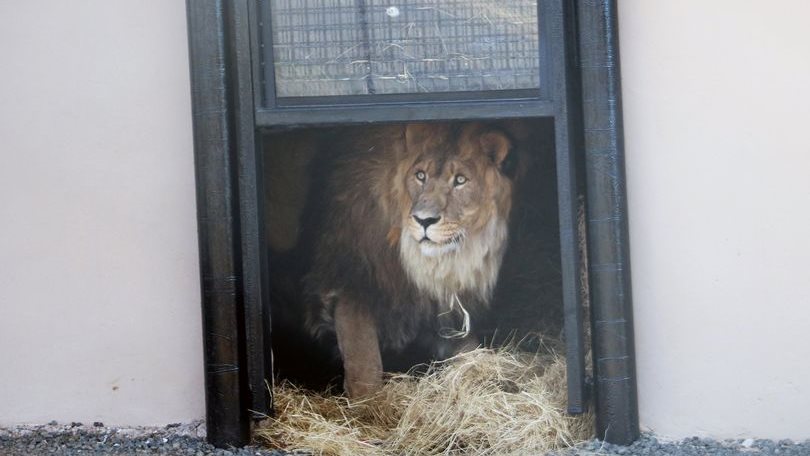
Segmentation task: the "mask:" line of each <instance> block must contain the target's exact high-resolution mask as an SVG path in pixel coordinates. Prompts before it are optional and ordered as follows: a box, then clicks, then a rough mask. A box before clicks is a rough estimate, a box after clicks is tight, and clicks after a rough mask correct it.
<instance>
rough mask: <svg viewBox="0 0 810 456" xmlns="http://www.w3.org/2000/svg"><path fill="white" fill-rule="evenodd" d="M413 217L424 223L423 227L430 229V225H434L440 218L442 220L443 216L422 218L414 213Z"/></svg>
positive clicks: (417, 221) (419, 222)
mask: <svg viewBox="0 0 810 456" xmlns="http://www.w3.org/2000/svg"><path fill="white" fill-rule="evenodd" d="M413 219H414V220H416V223H418V224H420V225H422V228H424V229H428V227H429V226H430V225H433V224H434V223H436V222H438V221H439V220H441V217H425V218H420V217H419V216H418V215H414V216H413Z"/></svg>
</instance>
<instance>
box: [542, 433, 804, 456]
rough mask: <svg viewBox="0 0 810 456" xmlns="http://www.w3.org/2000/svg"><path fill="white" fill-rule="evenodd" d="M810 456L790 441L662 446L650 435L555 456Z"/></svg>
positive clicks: (686, 442)
mask: <svg viewBox="0 0 810 456" xmlns="http://www.w3.org/2000/svg"><path fill="white" fill-rule="evenodd" d="M579 455H582V456H586V455H606V456H614V455H621V456H695V455H716V456H732V455H745V456H759V455H778V456H810V441H805V442H802V443H795V442H792V441H790V440H780V441H778V442H774V441H773V440H754V439H747V440H724V441H717V440H709V439H700V438H697V437H692V438H689V439H685V440H682V441H680V442H661V441H659V440H658V439H656V438H655V437H654V436H652V435H650V434H645V435H642V437H641V438H640V439H638V440H637V441H636V442H634V443H633V444H632V445H630V446H618V445H610V444H606V443H603V442H599V441H596V440H593V441H590V442H587V443H584V444H582V445H578V446H577V448H575V449H572V450H568V451H564V452H560V453H557V454H556V455H555V456H579Z"/></svg>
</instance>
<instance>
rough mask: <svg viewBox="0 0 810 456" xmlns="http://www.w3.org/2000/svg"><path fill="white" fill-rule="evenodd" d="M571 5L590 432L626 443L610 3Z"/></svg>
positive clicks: (626, 281)
mask: <svg viewBox="0 0 810 456" xmlns="http://www.w3.org/2000/svg"><path fill="white" fill-rule="evenodd" d="M578 8H579V10H578V13H579V14H578V16H579V18H578V21H579V30H580V40H579V41H580V56H581V57H580V62H581V73H582V86H583V102H582V106H583V109H584V121H585V148H586V150H585V152H586V158H585V167H586V173H587V194H588V197H587V230H588V262H589V265H590V266H589V282H590V296H591V318H592V325H593V332H592V337H593V350H594V352H593V358H594V374H595V382H596V432H597V436H598V437H600V438H604V439H605V440H606V441H608V442H610V443H617V444H625V445H626V444H630V443H632V442H633V441H634V440H636V438H638V435H639V425H638V399H637V392H636V368H635V347H634V340H633V308H632V295H631V286H630V252H629V240H628V227H627V195H626V188H625V169H624V137H623V132H622V104H621V80H620V73H619V40H618V21H617V6H616V1H615V0H580V1H579V3H578Z"/></svg>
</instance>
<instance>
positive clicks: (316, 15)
mask: <svg viewBox="0 0 810 456" xmlns="http://www.w3.org/2000/svg"><path fill="white" fill-rule="evenodd" d="M270 10H271V17H272V37H273V56H274V62H273V63H274V68H275V79H276V96H278V97H301V96H323V95H363V94H375V93H376V94H393V93H425V92H456V91H474V90H506V89H527V88H537V87H539V82H540V76H539V58H538V31H537V1H536V0H400V1H397V0H386V1H383V0H270Z"/></svg>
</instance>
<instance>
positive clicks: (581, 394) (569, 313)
mask: <svg viewBox="0 0 810 456" xmlns="http://www.w3.org/2000/svg"><path fill="white" fill-rule="evenodd" d="M549 5H554V11H549V13H548V16H549V17H550V18H552V19H553V21H548V22H547V24H548V25H547V27H549V28H550V30H549V31H548V36H549V39H551V40H552V57H553V58H552V61H551V62H552V64H553V65H554V69H553V71H554V76H555V77H554V79H553V81H554V87H553V89H554V91H555V93H556V94H557V97H558V99H559V104H558V113H557V116H556V118H555V125H554V133H555V144H556V148H557V201H558V207H559V217H560V249H561V255H560V258H561V264H560V267H561V271H562V283H563V290H562V292H563V315H564V317H563V318H564V321H563V327H564V331H565V352H566V355H565V356H566V371H567V387H568V413H571V414H580V413H584V412H585V410H586V403H587V399H588V395H587V390H586V384H585V349H584V337H583V323H582V320H583V317H582V314H583V312H582V294H581V292H580V287H581V284H580V280H579V271H580V258H579V241H578V237H577V225H578V224H577V209H578V205H579V204H578V198H577V195H578V188H579V186H578V183H577V175H578V172H577V168H578V166H579V164H578V162H577V155H578V153H577V152H578V151H579V150H581V144H582V140H581V137H580V131H581V130H580V126H581V122H580V109H579V105H580V103H579V85H578V83H577V76H578V73H577V72H576V66H575V58H574V56H575V52H574V51H575V46H574V45H573V42H574V41H573V40H574V30H572V27H571V24H570V23H568V20H569V18H570V17H572V14H573V11H572V10H573V8H572V5H571V2H570V1H568V0H564V1H555V2H549Z"/></svg>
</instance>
